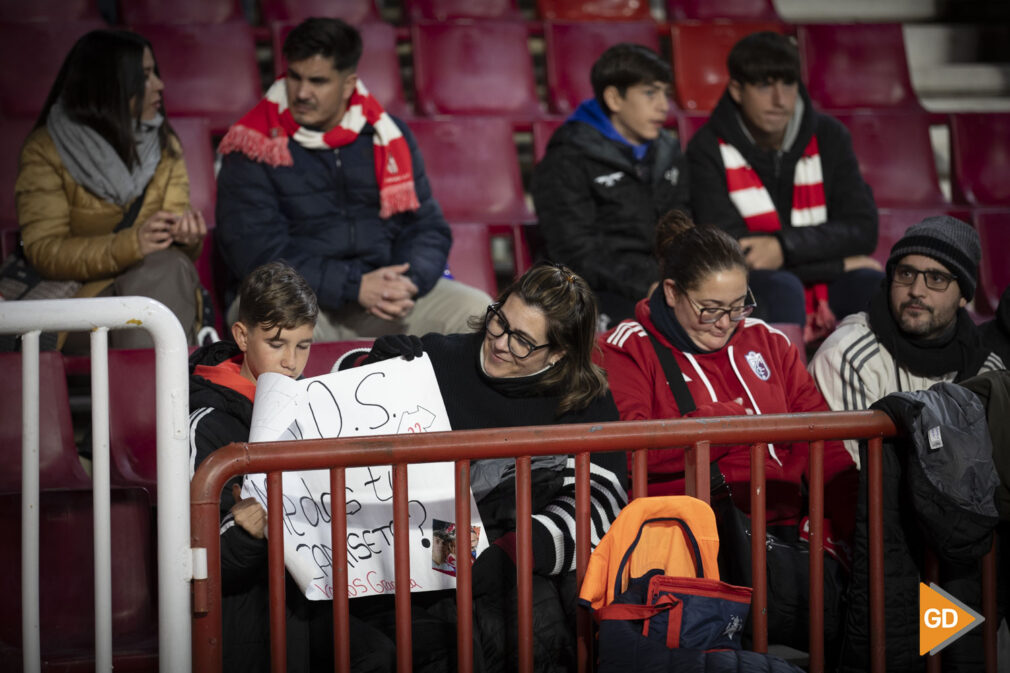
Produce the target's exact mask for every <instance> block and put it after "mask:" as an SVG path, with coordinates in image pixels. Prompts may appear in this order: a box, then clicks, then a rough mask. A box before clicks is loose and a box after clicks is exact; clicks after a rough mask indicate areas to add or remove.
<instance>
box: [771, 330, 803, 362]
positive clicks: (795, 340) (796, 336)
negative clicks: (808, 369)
mask: <svg viewBox="0 0 1010 673" xmlns="http://www.w3.org/2000/svg"><path fill="white" fill-rule="evenodd" d="M769 327H772V328H773V329H777V330H778V331H780V332H782V333H783V334H785V335H786V336H787V337H788V338H789V341H790V342H792V344H793V345H794V346H796V350H797V352H799V354H800V362H802V363H803V364H806V363H807V348H806V344H805V343H804V341H803V327H801V326H800V325H797V324H796V323H792V322H775V323H771V324H770V325H769Z"/></svg>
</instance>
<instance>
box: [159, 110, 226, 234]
mask: <svg viewBox="0 0 1010 673" xmlns="http://www.w3.org/2000/svg"><path fill="white" fill-rule="evenodd" d="M170 122H171V124H172V128H173V129H175V133H176V135H177V136H179V142H180V143H181V144H182V154H183V157H184V158H185V160H186V173H187V174H188V175H189V203H190V207H191V208H192V209H193V210H199V211H201V212H202V213H203V217H204V219H205V220H207V226H208V227H212V226H213V220H214V204H215V201H216V199H217V180H216V179H215V178H214V141H213V138H212V137H211V134H210V122H208V120H207V119H206V118H205V117H176V118H175V119H172V120H170Z"/></svg>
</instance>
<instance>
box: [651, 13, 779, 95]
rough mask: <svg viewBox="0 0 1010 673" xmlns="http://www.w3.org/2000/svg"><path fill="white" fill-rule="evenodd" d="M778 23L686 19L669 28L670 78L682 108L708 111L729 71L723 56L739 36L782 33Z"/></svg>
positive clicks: (727, 80)
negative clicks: (773, 32) (671, 64)
mask: <svg viewBox="0 0 1010 673" xmlns="http://www.w3.org/2000/svg"><path fill="white" fill-rule="evenodd" d="M785 29H786V27H785V26H784V25H783V24H781V23H768V22H751V21H734V22H727V21H714V22H705V23H702V22H698V21H688V22H684V23H675V24H673V25H672V26H671V28H670V38H671V42H670V46H671V50H672V56H673V81H674V87H675V92H676V99H677V105H678V106H680V109H682V110H706V111H707V110H711V109H712V108H714V107H715V105H716V103H718V102H719V98H720V97H721V96H722V93H723V91H724V90H725V89H726V83H727V82H729V72H728V71H727V70H726V57H727V56H729V52H730V50H731V49H732V48H733V45H735V44H736V43H737V42H739V41H740V40H741V39H742V38H744V37H746V36H747V35H750V34H751V33H757V32H760V31H765V30H771V31H775V32H777V33H784V32H785Z"/></svg>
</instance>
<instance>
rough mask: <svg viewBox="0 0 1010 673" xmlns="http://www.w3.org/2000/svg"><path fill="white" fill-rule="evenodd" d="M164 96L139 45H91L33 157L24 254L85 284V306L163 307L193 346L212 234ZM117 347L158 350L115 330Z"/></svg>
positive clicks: (22, 190)
mask: <svg viewBox="0 0 1010 673" xmlns="http://www.w3.org/2000/svg"><path fill="white" fill-rule="evenodd" d="M163 89H164V85H163V84H162V82H161V79H160V78H159V76H158V70H157V65H156V63H155V61H154V53H153V51H152V49H151V45H150V43H149V42H148V41H147V40H146V39H144V38H143V37H141V36H140V35H137V34H135V33H130V32H127V31H110V30H97V31H93V32H91V33H88V34H87V35H85V36H84V37H82V38H81V39H80V40H78V41H77V43H76V44H75V45H74V47H73V49H71V51H70V53H69V54H68V56H67V58H66V60H65V61H64V63H63V66H62V68H61V69H60V72H59V74H58V75H57V78H56V81H55V83H54V84H53V87H52V89H51V90H50V92H49V96H48V98H47V100H46V102H45V106H44V108H43V110H42V113H41V115H40V116H39V119H38V122H37V123H36V125H35V129H34V130H33V131H32V133H31V134H30V135H29V136H28V139H27V140H26V141H25V144H24V147H23V148H22V151H21V163H20V170H19V173H18V179H17V184H16V187H15V196H16V203H17V211H18V221H19V223H20V225H21V241H22V246H23V250H24V253H25V256H26V258H27V260H28V262H29V263H30V264H31V265H32V266H33V267H34V268H35V269H36V270H37V271H38V273H39V275H41V276H42V277H43V278H46V279H50V280H68V281H77V282H79V283H81V287H80V289H79V290H78V291H77V294H76V296H78V297H93V296H127V295H141V296H147V297H152V298H154V299H157V300H159V301H161V302H162V303H164V304H165V305H166V306H168V307H169V308H170V309H171V310H172V311H173V312H174V313H175V314H176V316H177V317H178V318H179V322H180V323H181V324H182V326H183V329H184V330H185V331H186V333H187V336H188V337H189V338H190V341H191V342H193V340H194V337H195V332H196V329H198V327H199V324H198V320H199V318H200V317H201V315H200V307H201V304H202V302H201V299H200V283H199V278H198V276H197V273H196V269H195V267H194V265H193V261H194V260H195V259H196V258H197V256H198V255H199V254H200V248H201V245H202V241H203V239H204V237H205V236H206V234H207V227H206V224H205V223H204V220H203V217H202V215H201V214H200V213H198V212H192V211H191V210H190V208H189V178H188V176H187V174H186V166H185V163H184V162H183V157H182V147H181V145H180V144H179V140H178V138H177V137H176V135H175V133H174V132H173V131H172V129H171V127H170V126H169V124H168V122H167V121H166V120H165V118H164V116H163V111H162V90H163ZM110 340H111V344H112V345H113V346H117V347H146V346H150V345H151V340H150V338H149V337H148V336H147V334H146V332H143V331H142V330H113V331H112V332H111V333H110Z"/></svg>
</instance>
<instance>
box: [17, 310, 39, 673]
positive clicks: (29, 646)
mask: <svg viewBox="0 0 1010 673" xmlns="http://www.w3.org/2000/svg"><path fill="white" fill-rule="evenodd" d="M39 621H40V617H39V331H38V330H32V331H30V332H26V333H25V334H24V336H23V337H22V339H21V628H22V635H21V647H22V648H23V658H24V670H25V673H38V672H39V671H41V670H42V646H41V640H40V634H39Z"/></svg>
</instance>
